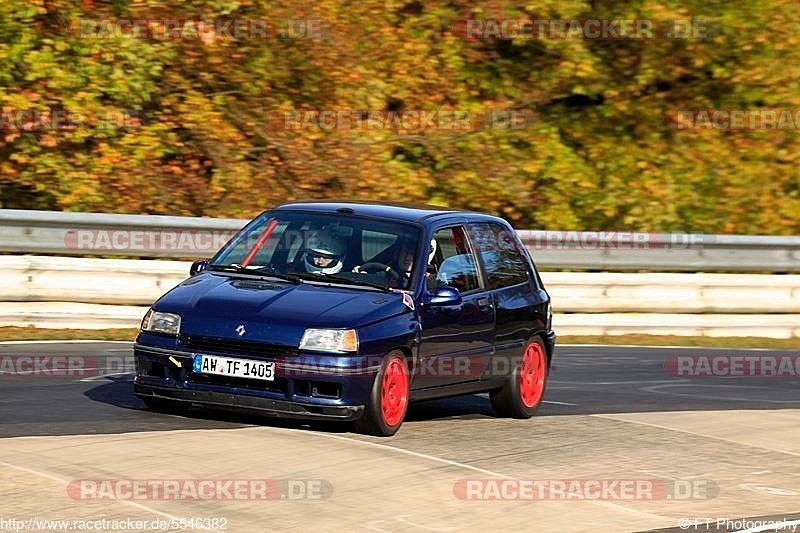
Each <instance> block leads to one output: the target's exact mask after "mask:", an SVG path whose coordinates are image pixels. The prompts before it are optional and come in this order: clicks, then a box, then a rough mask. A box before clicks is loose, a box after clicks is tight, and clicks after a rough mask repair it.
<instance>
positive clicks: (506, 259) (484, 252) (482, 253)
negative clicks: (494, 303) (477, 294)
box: [469, 222, 531, 289]
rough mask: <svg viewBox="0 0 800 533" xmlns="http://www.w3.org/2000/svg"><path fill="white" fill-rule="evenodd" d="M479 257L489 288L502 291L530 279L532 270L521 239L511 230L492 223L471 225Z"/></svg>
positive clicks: (472, 236)
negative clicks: (522, 248) (501, 289)
mask: <svg viewBox="0 0 800 533" xmlns="http://www.w3.org/2000/svg"><path fill="white" fill-rule="evenodd" d="M469 232H470V237H471V238H472V240H473V241H474V242H475V247H476V248H477V250H478V256H479V257H480V259H481V263H482V264H483V268H484V270H485V271H486V278H487V282H488V287H489V289H500V288H502V287H509V286H511V285H518V284H520V283H524V282H526V281H528V280H530V275H531V273H530V268H529V266H528V260H527V258H526V254H525V251H524V250H521V249H520V246H521V245H520V244H519V240H518V239H517V236H516V235H514V234H513V233H512V231H511V230H509V229H508V228H505V227H503V226H501V225H500V224H494V223H490V222H481V223H477V224H470V225H469Z"/></svg>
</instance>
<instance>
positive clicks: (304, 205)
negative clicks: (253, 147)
mask: <svg viewBox="0 0 800 533" xmlns="http://www.w3.org/2000/svg"><path fill="white" fill-rule="evenodd" d="M275 209H280V210H303V211H318V212H321V213H336V212H347V213H353V214H356V215H364V216H369V217H380V218H389V219H394V220H402V221H405V222H419V221H420V220H422V219H426V218H432V217H438V216H442V215H456V214H463V215H467V214H478V213H473V212H471V211H461V210H458V209H450V208H446V207H436V206H430V205H424V206H418V205H406V204H397V203H386V204H379V203H374V202H359V201H340V202H324V201H319V202H308V201H305V202H291V203H286V204H281V205H279V206H277V207H276V208H275Z"/></svg>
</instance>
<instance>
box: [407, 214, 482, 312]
mask: <svg viewBox="0 0 800 533" xmlns="http://www.w3.org/2000/svg"><path fill="white" fill-rule="evenodd" d="M468 224H469V222H468V221H462V222H455V223H452V222H451V223H445V224H443V225H441V226H435V227H433V228H431V237H432V238H434V239H435V238H436V234H437V233H439V232H440V231H442V230H446V229H452V228H462V229H463V230H464V239H466V241H467V245H468V246H469V248H470V255H472V260H473V262H474V263H475V270H476V271H477V278H478V287H477V288H475V289H472V290H470V291H466V292H462V291H458V293H459V294H460V295H461V296H472V295H473V294H478V293H481V292H486V291H487V290H488V289H487V288H486V287H488V285H486V284H485V283H484V279H483V268H482V267H481V263H480V258H479V257H477V256H476V251H477V250H476V248H475V244H474V243H473V242H472V237H471V236H470V234H469V228H467V225H468ZM423 285H424V284H423ZM425 290H426V291H428V288H427V287H425ZM428 294H430V291H428Z"/></svg>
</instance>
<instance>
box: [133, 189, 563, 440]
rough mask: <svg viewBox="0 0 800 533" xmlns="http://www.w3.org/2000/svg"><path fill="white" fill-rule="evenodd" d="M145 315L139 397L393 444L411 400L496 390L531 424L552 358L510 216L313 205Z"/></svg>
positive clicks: (203, 265)
mask: <svg viewBox="0 0 800 533" xmlns="http://www.w3.org/2000/svg"><path fill="white" fill-rule="evenodd" d="M190 274H191V277H190V278H188V279H187V280H186V281H184V282H182V283H181V284H179V285H178V286H177V287H175V288H174V289H172V290H171V291H169V292H168V293H167V294H165V295H164V296H163V297H161V298H160V299H159V300H158V301H157V302H156V303H155V304H154V305H153V307H152V308H151V309H150V310H149V311H148V312H147V314H146V315H145V317H144V319H143V321H142V330H141V333H140V334H139V336H138V338H137V340H136V344H135V347H134V353H135V357H136V378H135V380H134V388H135V393H136V395H137V396H138V397H139V398H141V399H142V400H143V401H144V402H145V404H146V405H147V406H148V407H149V408H151V409H154V410H166V411H173V412H174V411H176V410H180V409H186V408H188V407H190V406H192V405H195V406H200V407H203V406H206V407H210V406H214V407H223V408H232V409H245V410H252V411H257V412H261V413H266V414H270V415H275V416H286V417H293V418H312V419H333V420H345V421H354V423H355V426H356V429H357V430H358V431H361V432H364V433H369V434H373V435H380V436H389V435H393V434H394V433H395V432H396V431H397V430H398V429H399V427H400V425H401V424H402V423H403V420H404V418H405V415H406V410H407V407H408V403H409V402H411V401H415V400H426V399H432V398H440V397H446V396H455V395H462V394H473V393H478V392H489V394H490V398H491V403H492V406H493V408H494V410H495V412H496V413H497V414H498V415H500V416H507V417H515V418H528V417H531V416H533V415H534V413H535V412H536V410H537V408H538V407H539V405H540V403H541V401H542V397H543V395H544V390H545V385H546V382H547V376H548V370H549V367H550V363H551V361H552V358H553V351H554V347H555V333H554V332H553V331H552V327H551V321H552V311H551V305H550V297H549V296H548V294H547V292H546V291H545V288H544V286H543V285H542V281H541V279H540V277H539V275H538V273H537V271H536V267H535V265H534V263H533V261H532V260H531V257H530V255H529V254H528V252H527V250H526V249H525V247H524V246H523V244H522V242H521V241H520V239H519V237H518V236H517V234H516V232H515V231H514V230H513V229H512V228H511V226H510V225H509V224H508V223H507V222H506V221H504V220H502V219H500V218H497V217H493V216H489V215H485V214H480V213H471V212H462V211H454V210H447V209H438V208H432V207H406V206H388V205H377V204H367V203H356V202H348V203H331V202H303V203H290V204H284V205H281V206H278V207H276V208H274V209H271V210H269V211H266V212H264V213H263V214H261V215H260V216H258V217H256V218H255V219H254V220H253V221H252V222H250V223H249V224H248V225H247V226H245V227H244V228H243V229H242V230H241V231H240V232H239V233H238V234H237V235H235V236H234V237H233V238H232V239H231V240H230V242H228V244H226V245H225V246H224V247H223V248H222V249H221V250H220V251H219V252H218V253H217V254H216V255H215V256H214V258H212V259H211V260H210V261H197V262H195V263H194V264H193V265H192V268H191V271H190Z"/></svg>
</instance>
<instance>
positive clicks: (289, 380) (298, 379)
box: [134, 343, 379, 420]
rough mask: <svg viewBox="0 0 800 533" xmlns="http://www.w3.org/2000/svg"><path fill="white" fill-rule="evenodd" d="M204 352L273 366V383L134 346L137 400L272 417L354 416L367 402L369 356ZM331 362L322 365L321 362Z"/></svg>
mask: <svg viewBox="0 0 800 533" xmlns="http://www.w3.org/2000/svg"><path fill="white" fill-rule="evenodd" d="M204 353H208V355H223V356H226V357H240V358H243V359H263V360H268V361H274V362H275V364H276V370H275V380H274V381H259V380H250V379H242V378H232V377H225V376H209V375H205V374H196V373H194V372H193V370H192V366H193V365H192V363H193V360H194V356H195V355H196V354H195V353H192V352H188V351H181V350H177V349H173V348H166V347H157V346H149V345H143V344H140V343H137V344H136V345H134V358H135V360H136V377H135V379H134V393H135V394H136V396H138V397H139V398H152V399H160V400H170V401H176V402H183V403H192V404H198V405H201V406H214V407H223V408H231V409H235V410H247V411H255V412H259V413H263V414H268V415H272V416H281V417H290V418H310V419H335V420H355V419H357V418H359V417H360V416H361V414H362V412H363V410H364V406H365V405H366V404H367V403H368V398H369V394H370V391H371V389H372V384H373V382H374V379H375V375H376V374H377V371H378V369H379V365H376V364H375V363H376V361H375V360H374V359H373V358H369V357H348V358H333V357H322V358H320V357H319V356H314V355H310V354H307V355H304V354H300V355H295V356H292V357H287V358H281V357H274V358H273V357H263V358H261V357H254V356H252V355H236V354H231V353H224V354H223V353H211V352H204ZM332 362H333V363H336V364H335V365H333V364H323V363H332Z"/></svg>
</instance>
